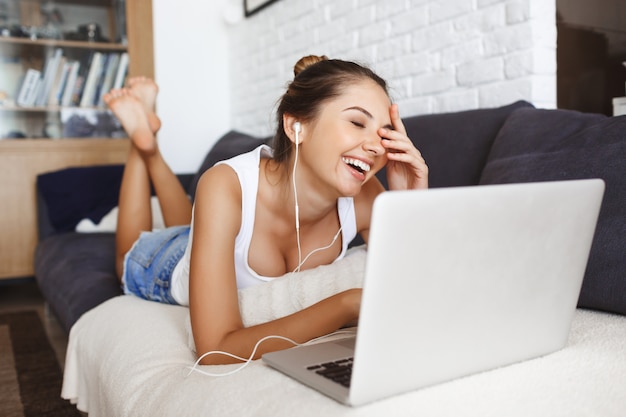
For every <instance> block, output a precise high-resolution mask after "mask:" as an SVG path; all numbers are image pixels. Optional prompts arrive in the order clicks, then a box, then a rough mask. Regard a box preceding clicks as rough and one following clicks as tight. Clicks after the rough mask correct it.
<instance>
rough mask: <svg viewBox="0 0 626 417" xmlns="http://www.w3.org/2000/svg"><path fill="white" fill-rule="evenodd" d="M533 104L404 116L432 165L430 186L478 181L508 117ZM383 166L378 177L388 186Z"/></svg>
mask: <svg viewBox="0 0 626 417" xmlns="http://www.w3.org/2000/svg"><path fill="white" fill-rule="evenodd" d="M522 107H532V104H530V103H528V102H525V101H518V102H516V103H513V104H509V105H507V106H503V107H498V108H491V109H478V110H467V111H462V112H454V113H442V114H428V115H421V116H413V117H408V118H406V119H403V122H404V126H405V127H406V130H407V134H408V136H409V138H411V140H412V141H413V143H414V144H415V146H416V147H417V149H419V151H420V152H421V153H422V155H423V156H424V159H425V160H426V164H427V165H428V169H429V180H428V182H429V186H430V187H432V188H435V187H452V186H462V185H476V184H478V181H479V179H480V173H481V172H482V168H483V166H484V165H485V162H486V161H487V155H488V154H489V149H490V148H491V144H492V143H493V141H494V139H495V138H496V135H497V134H498V131H499V130H500V128H501V127H502V125H503V124H504V122H505V120H506V119H507V117H508V116H509V114H511V112H513V111H514V110H516V109H519V108H522ZM385 175H386V173H385V171H384V170H382V171H381V172H379V173H378V179H379V180H380V181H381V182H382V183H383V185H384V186H385V188H388V187H387V180H386V177H385Z"/></svg>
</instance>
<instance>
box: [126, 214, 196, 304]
mask: <svg viewBox="0 0 626 417" xmlns="http://www.w3.org/2000/svg"><path fill="white" fill-rule="evenodd" d="M188 241H189V226H174V227H168V228H166V229H162V230H156V231H152V232H142V233H141V235H140V236H139V239H137V242H135V244H134V245H133V247H132V248H131V249H130V251H129V252H128V253H127V254H126V257H125V258H124V274H123V276H122V282H123V283H124V293H125V294H134V295H136V296H138V297H140V298H143V299H145V300H150V301H157V302H160V303H165V304H178V303H177V302H176V300H174V298H173V297H172V293H171V286H170V283H171V279H172V272H173V271H174V268H175V267H176V265H177V264H178V261H180V259H181V258H182V257H183V254H184V253H185V249H186V248H187V242H188Z"/></svg>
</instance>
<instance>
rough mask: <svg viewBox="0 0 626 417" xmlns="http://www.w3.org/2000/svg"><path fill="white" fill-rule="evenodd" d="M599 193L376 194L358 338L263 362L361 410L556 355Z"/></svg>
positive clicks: (565, 185) (586, 186)
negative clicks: (505, 366) (438, 385)
mask: <svg viewBox="0 0 626 417" xmlns="http://www.w3.org/2000/svg"><path fill="white" fill-rule="evenodd" d="M603 193H604V182H603V181H602V180H575V181H559V182H542V183H529V184H512V185H490V186H475V187H459V188H441V189H432V190H429V191H395V192H387V193H383V194H382V195H380V196H379V197H378V198H377V199H376V201H375V204H374V208H373V213H372V220H371V230H370V239H369V244H368V256H367V262H366V270H365V277H364V284H363V299H362V303H361V313H360V318H359V324H358V328H357V331H356V338H351V339H343V340H340V341H329V342H324V343H317V344H312V345H307V346H303V347H296V348H292V349H287V350H283V351H278V352H272V353H268V354H265V355H263V360H264V361H265V362H266V363H268V364H269V365H271V366H272V367H275V368H276V369H278V370H280V371H281V372H283V373H285V374H287V375H289V376H291V377H293V378H295V379H297V380H299V381H301V382H302V383H304V384H306V385H309V386H310V387H313V388H315V389H317V390H319V391H320V392H322V393H324V394H326V395H328V396H330V397H332V398H334V399H336V400H337V401H339V402H342V403H345V404H349V405H352V406H358V405H361V404H365V403H368V402H372V401H376V400H379V399H382V398H385V397H389V396H393V395H397V394H401V393H405V392H408V391H412V390H415V389H418V388H422V387H426V386H430V385H433V384H438V383H441V382H444V381H449V380H451V379H454V378H459V377H462V376H466V375H471V374H474V373H477V372H481V371H486V370H489V369H493V368H496V367H500V366H503V365H508V364H512V363H515V362H519V361H523V360H526V359H530V358H535V357H538V356H541V355H545V354H547V353H551V352H554V351H556V350H558V349H561V348H562V347H564V346H565V344H566V342H567V339H568V335H569V331H570V325H571V321H572V318H573V315H574V312H575V309H576V304H577V300H578V296H579V293H580V288H581V284H582V280H583V275H584V272H585V267H586V264H587V259H588V256H589V250H590V247H591V242H592V238H593V235H594V231H595V226H596V222H597V218H598V212H599V209H600V205H601V200H602V195H603ZM349 368H351V373H350V372H349V371H348V369H349Z"/></svg>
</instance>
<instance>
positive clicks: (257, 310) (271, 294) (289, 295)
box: [185, 245, 367, 351]
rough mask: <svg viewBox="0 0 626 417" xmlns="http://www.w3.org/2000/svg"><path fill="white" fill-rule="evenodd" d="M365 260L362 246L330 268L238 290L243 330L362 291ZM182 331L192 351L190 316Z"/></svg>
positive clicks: (285, 276)
mask: <svg viewBox="0 0 626 417" xmlns="http://www.w3.org/2000/svg"><path fill="white" fill-rule="evenodd" d="M366 257H367V250H366V247H365V245H361V246H358V247H355V248H352V249H350V250H348V253H347V254H346V256H345V257H344V258H342V259H340V260H338V261H335V262H334V263H332V264H330V265H323V266H319V267H317V268H314V269H309V270H306V271H302V272H291V273H288V274H285V275H284V276H282V277H280V278H276V279H273V280H271V281H269V282H266V283H263V284H259V285H256V286H254V287H249V288H245V289H243V290H239V310H240V312H241V319H242V320H243V324H244V326H246V327H250V326H254V325H256V324H261V323H266V322H268V321H272V320H276V319H279V318H281V317H285V316H288V315H289V314H292V313H295V312H297V311H300V310H302V309H304V308H306V307H309V306H311V305H313V304H315V303H317V302H319V301H321V300H323V299H325V298H328V297H330V296H331V295H334V294H337V293H340V292H342V291H345V290H349V289H351V288H362V286H363V275H364V272H365V260H366ZM185 327H186V330H187V334H188V343H189V347H190V348H191V349H192V350H193V351H195V343H194V340H193V334H192V332H191V321H190V319H189V316H187V319H186V322H185Z"/></svg>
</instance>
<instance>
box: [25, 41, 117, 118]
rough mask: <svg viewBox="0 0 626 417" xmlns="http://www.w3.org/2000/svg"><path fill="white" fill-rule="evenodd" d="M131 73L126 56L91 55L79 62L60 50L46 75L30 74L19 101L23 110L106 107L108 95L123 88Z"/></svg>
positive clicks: (48, 63) (46, 66)
mask: <svg viewBox="0 0 626 417" xmlns="http://www.w3.org/2000/svg"><path fill="white" fill-rule="evenodd" d="M127 72H128V54H127V53H126V52H123V53H119V52H111V53H106V52H99V51H89V52H88V53H86V54H84V55H83V56H82V58H80V59H78V60H77V59H68V58H67V57H66V56H64V55H63V51H62V49H60V48H57V49H55V50H54V51H52V52H51V53H50V54H48V58H47V60H46V61H45V63H44V67H43V70H42V71H39V70H38V69H34V68H31V69H28V70H27V71H26V74H25V76H24V80H23V81H22V83H21V85H20V88H19V90H18V98H17V100H16V101H17V103H18V105H20V106H37V107H44V106H51V107H58V106H62V107H104V101H103V96H104V94H105V93H107V92H108V91H110V90H111V89H113V88H121V87H123V85H124V80H125V78H126V74H127Z"/></svg>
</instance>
